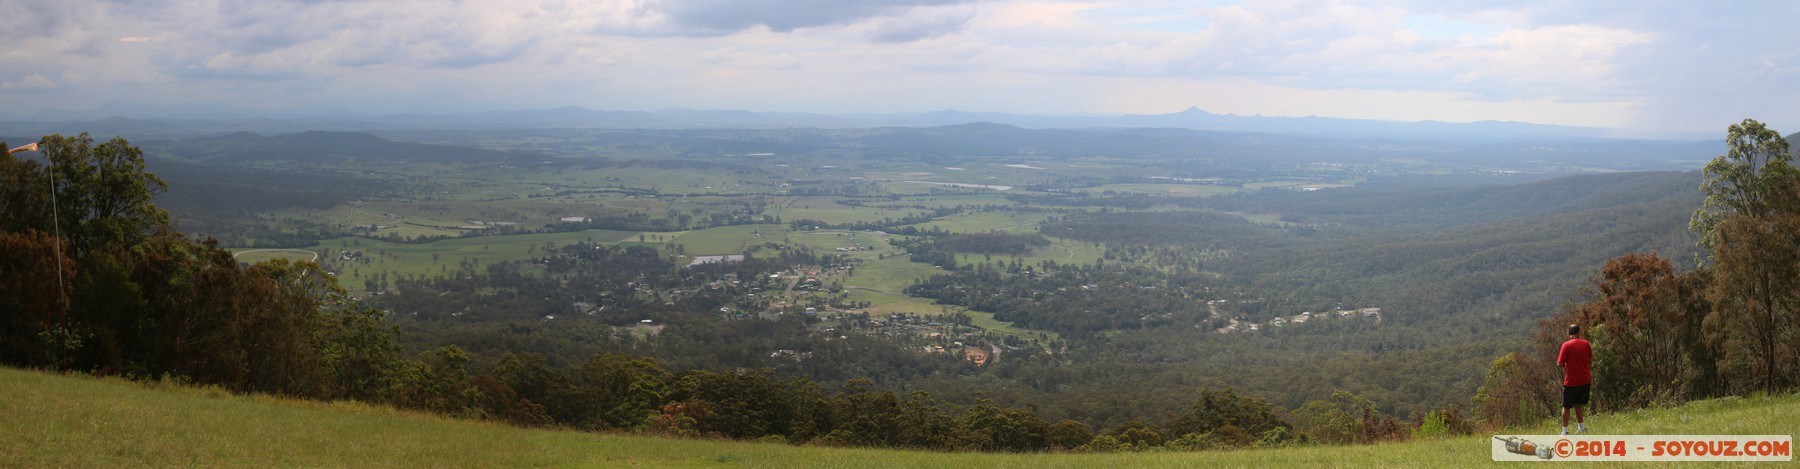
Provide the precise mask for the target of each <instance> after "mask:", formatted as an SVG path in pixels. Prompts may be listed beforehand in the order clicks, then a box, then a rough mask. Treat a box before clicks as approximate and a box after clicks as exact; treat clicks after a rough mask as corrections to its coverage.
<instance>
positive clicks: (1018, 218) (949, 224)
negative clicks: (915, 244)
mask: <svg viewBox="0 0 1800 469" xmlns="http://www.w3.org/2000/svg"><path fill="white" fill-rule="evenodd" d="M1048 217H1049V215H1047V214H1042V213H1024V212H975V213H959V214H956V215H951V216H947V217H943V218H939V219H937V220H933V221H928V222H925V223H919V224H916V225H912V226H917V227H919V229H927V228H937V229H940V230H944V231H949V232H952V233H979V232H984V231H991V230H1005V231H1007V232H1015V233H1016V232H1035V231H1036V230H1035V229H1033V227H1035V226H1036V225H1037V224H1038V223H1041V222H1043V221H1044V219H1045V218H1048Z"/></svg>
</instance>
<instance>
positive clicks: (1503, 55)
mask: <svg viewBox="0 0 1800 469" xmlns="http://www.w3.org/2000/svg"><path fill="white" fill-rule="evenodd" d="M1797 13H1800V2H1793V1H1764V2H1759V1H1750V2H1729V3H1727V2H1700V1H1666V2H1664V1H1628V2H1610V1H1579V0H1520V1H1477V0H1427V1H1394V2H1356V1H1252V2H1222V1H1221V2H1215V1H1157V0H1144V1H1058V0H1046V1H1023V0H1019V1H1011V0H995V1H959V0H602V1H559V0H506V1H473V0H471V1H447V0H367V1H350V0H246V1H237V0H231V1H219V0H211V1H208V0H189V1H157V0H112V1H93V0H4V1H0V64H3V65H0V116H8V115H9V116H15V117H33V116H35V117H48V116H56V115H68V114H67V111H89V112H94V111H99V112H116V113H119V114H124V115H127V116H128V117H156V116H162V115H191V114H195V113H217V114H219V115H379V114H391V113H452V112H471V111H486V110H527V109H550V108H558V107H565V106H578V107H585V108H589V109H598V110H645V111H648V110H661V109H742V110H751V111H779V112H814V113H828V114H847V113H888V112H926V111H935V110H943V109H956V110H962V111H972V112H1009V113H1022V114H1052V115H1077V114H1099V115H1108V114H1162V113H1172V112H1179V111H1182V110H1184V109H1187V108H1189V107H1199V108H1201V109H1204V110H1207V111H1210V112H1213V113H1219V114H1226V113H1230V114H1239V115H1267V116H1309V115H1317V116H1325V117H1338V118H1357V119H1379V120H1399V121H1417V120H1439V121H1450V122H1470V121H1481V120H1500V121H1521V122H1534V123H1542V124H1561V125H1577V126H1590V127H1605V128H1614V129H1636V130H1639V131H1663V130H1667V131H1681V132H1716V133H1719V134H1721V135H1722V134H1723V132H1724V129H1725V127H1726V126H1728V125H1730V124H1732V123H1735V122H1738V121H1740V120H1742V119H1745V118H1754V119H1758V120H1761V121H1763V122H1765V123H1769V124H1770V125H1771V126H1772V127H1774V128H1776V129H1778V130H1782V131H1785V132H1795V131H1800V46H1796V44H1797V43H1800V41H1796V39H1800V32H1797V31H1800V28H1797V27H1795V26H1794V25H1795V24H1796V23H1795V20H1796V19H1797V18H1800V14H1797Z"/></svg>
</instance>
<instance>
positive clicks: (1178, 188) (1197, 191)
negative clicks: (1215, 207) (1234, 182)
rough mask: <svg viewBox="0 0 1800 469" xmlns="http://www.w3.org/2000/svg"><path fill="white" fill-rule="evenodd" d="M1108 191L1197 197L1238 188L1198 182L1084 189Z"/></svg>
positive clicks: (1225, 192) (1123, 185)
mask: <svg viewBox="0 0 1800 469" xmlns="http://www.w3.org/2000/svg"><path fill="white" fill-rule="evenodd" d="M1108 191H1111V192H1129V193H1138V194H1156V195H1171V196H1178V197H1196V196H1213V195H1224V194H1230V193H1234V192H1237V189H1236V188H1233V187H1227V186H1212V185H1198V184H1106V185H1101V186H1095V187H1089V188H1085V189H1082V192H1086V193H1088V194H1101V193H1105V192H1108Z"/></svg>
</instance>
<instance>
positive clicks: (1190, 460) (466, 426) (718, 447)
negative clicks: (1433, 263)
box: [0, 368, 1800, 468]
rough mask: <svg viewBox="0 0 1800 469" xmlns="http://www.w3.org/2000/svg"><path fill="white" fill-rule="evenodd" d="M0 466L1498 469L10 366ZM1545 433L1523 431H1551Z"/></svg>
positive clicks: (1682, 421) (1396, 456)
mask: <svg viewBox="0 0 1800 469" xmlns="http://www.w3.org/2000/svg"><path fill="white" fill-rule="evenodd" d="M0 395H5V396H7V398H6V399H0V465H5V466H16V467H118V466H255V467H294V466H304V467H388V466H399V467H709V468H711V467H856V468H863V467H1019V468H1043V467H1072V468H1092V467H1246V466H1351V467H1368V466H1414V467H1469V466H1475V465H1491V464H1493V462H1492V461H1490V458H1489V454H1488V452H1489V450H1488V443H1487V441H1488V435H1486V434H1482V435H1475V436H1468V437H1458V438H1446V439H1437V440H1427V441H1416V442H1407V443H1389V444H1380V445H1367V446H1312V447H1297V448H1281V449H1259V450H1244V451H1223V452H1197V453H1179V452H1168V453H1115V454H1060V453H1033V454H980V453H934V452H919V451H897V450H871V449H840V448H819V447H796V446H790V445H785V444H777V443H744V442H727V441H708V440H678V439H663V438H653V437H646V436H636V435H618V434H595V433H582V432H573V431H555V430H527V429H518V428H513V427H508V426H504V425H499V424H493V423H482V422H471V421H461V420H452V419H447V418H442V417H436V416H430V415H422V414H416V413H409V412H401V411H396V410H393V409H388V408H383V407H374V406H368V405H363V404H355V403H321V402H307V401H293V400H285V399H276V398H270V397H266V396H237V395H231V394H228V393H225V392H222V391H219V390H216V389H205V388H191V387H180V386H173V385H163V384H154V383H152V384H139V383H132V382H126V381H122V380H117V379H98V378H91V377H84V376H64V375H54V374H47V373H41V372H33V371H22V370H16V369H10V368H0ZM1589 421H1590V423H1591V424H1592V427H1593V428H1595V429H1596V430H1598V431H1605V432H1608V433H1612V434H1763V435H1767V434H1785V435H1792V434H1795V433H1800V396H1793V395H1789V396H1782V397H1777V398H1748V399H1727V400H1718V401H1706V402H1699V403H1693V404H1689V405H1687V406H1684V407H1680V408H1675V409H1666V410H1651V411H1641V412H1631V413H1624V414H1602V415H1598V416H1594V417H1592V418H1591V419H1590V420H1589ZM1543 431H1546V430H1539V431H1535V432H1533V431H1528V430H1527V431H1519V432H1516V433H1536V434H1541V433H1543Z"/></svg>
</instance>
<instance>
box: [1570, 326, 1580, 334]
mask: <svg viewBox="0 0 1800 469" xmlns="http://www.w3.org/2000/svg"><path fill="white" fill-rule="evenodd" d="M1578 335H1581V325H1580V324H1570V325H1569V336H1570V337H1574V336H1578Z"/></svg>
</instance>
